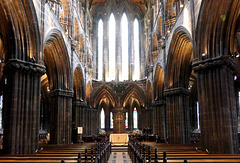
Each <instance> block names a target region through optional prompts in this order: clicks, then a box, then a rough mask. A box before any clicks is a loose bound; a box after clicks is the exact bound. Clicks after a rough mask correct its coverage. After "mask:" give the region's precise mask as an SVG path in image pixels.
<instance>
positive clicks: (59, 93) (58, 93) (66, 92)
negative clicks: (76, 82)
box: [50, 89, 73, 98]
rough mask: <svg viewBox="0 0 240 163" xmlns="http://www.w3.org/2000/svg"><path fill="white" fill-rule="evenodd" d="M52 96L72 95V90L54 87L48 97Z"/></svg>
mask: <svg viewBox="0 0 240 163" xmlns="http://www.w3.org/2000/svg"><path fill="white" fill-rule="evenodd" d="M54 96H63V97H71V98H72V97H73V91H70V90H61V89H54V90H52V91H51V92H50V97H54Z"/></svg>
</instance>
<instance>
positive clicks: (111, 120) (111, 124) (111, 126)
mask: <svg viewBox="0 0 240 163" xmlns="http://www.w3.org/2000/svg"><path fill="white" fill-rule="evenodd" d="M110 128H113V114H112V112H110Z"/></svg>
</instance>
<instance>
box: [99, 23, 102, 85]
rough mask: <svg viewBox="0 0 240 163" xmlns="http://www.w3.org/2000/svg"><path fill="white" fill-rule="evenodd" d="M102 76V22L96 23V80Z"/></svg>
mask: <svg viewBox="0 0 240 163" xmlns="http://www.w3.org/2000/svg"><path fill="white" fill-rule="evenodd" d="M102 76H103V21H102V19H100V20H99V22H98V80H102Z"/></svg>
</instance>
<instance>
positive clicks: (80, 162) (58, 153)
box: [0, 139, 111, 163]
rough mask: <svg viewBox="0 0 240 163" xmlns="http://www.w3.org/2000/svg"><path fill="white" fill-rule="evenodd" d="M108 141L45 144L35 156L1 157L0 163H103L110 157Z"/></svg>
mask: <svg viewBox="0 0 240 163" xmlns="http://www.w3.org/2000/svg"><path fill="white" fill-rule="evenodd" d="M110 153H111V145H110V142H109V139H107V140H106V141H105V142H101V143H82V144H71V145H53V144H46V145H42V146H41V147H40V150H39V151H38V152H37V153H36V154H35V155H1V156H0V162H18V163H19V162H22V163H23V162H26V163H29V162H43V163H53V162H58V163H60V162H61V163H67V162H75V163H76V162H77V163H93V162H96V163H105V162H107V160H108V158H109V157H110Z"/></svg>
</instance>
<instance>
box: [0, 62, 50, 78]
mask: <svg viewBox="0 0 240 163" xmlns="http://www.w3.org/2000/svg"><path fill="white" fill-rule="evenodd" d="M15 71H22V72H25V73H30V74H33V75H40V76H41V75H43V74H45V73H46V68H45V66H43V65H40V64H36V63H32V62H26V61H22V60H18V59H10V60H9V61H8V62H7V64H6V66H5V67H4V73H12V72H15Z"/></svg>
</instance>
